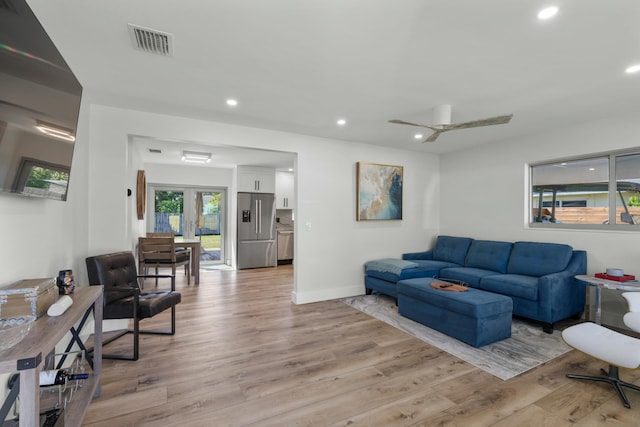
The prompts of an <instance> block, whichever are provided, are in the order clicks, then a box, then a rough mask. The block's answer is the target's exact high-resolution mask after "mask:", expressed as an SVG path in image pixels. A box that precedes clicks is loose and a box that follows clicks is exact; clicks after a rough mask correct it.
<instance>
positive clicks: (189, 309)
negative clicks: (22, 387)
mask: <svg viewBox="0 0 640 427" xmlns="http://www.w3.org/2000/svg"><path fill="white" fill-rule="evenodd" d="M183 280H184V283H183V282H182V281H183ZM292 282H293V278H292V267H291V266H280V267H278V268H269V269H257V270H243V271H215V270H214V271H204V270H203V271H202V273H201V282H200V285H199V286H194V285H191V286H187V285H186V279H184V278H183V277H182V276H181V275H179V276H178V283H179V284H178V287H179V290H180V292H181V293H182V302H181V303H180V304H179V305H178V309H177V333H176V335H175V336H157V335H146V336H143V337H142V340H141V346H140V353H141V357H140V360H138V361H137V362H125V361H112V360H105V361H104V364H103V371H104V373H103V377H102V396H101V397H100V398H98V399H95V400H94V401H93V402H92V403H91V405H90V407H89V411H88V413H87V416H86V418H85V423H84V424H83V425H85V426H92V427H93V426H105V427H107V426H108V427H114V426H142V425H144V426H207V427H209V426H216V427H217V426H347V425H349V426H474V427H475V426H499V427H512V426H519V427H521V426H536V427H539V426H595V425H614V426H637V425H639V424H640V393H637V392H633V391H629V392H628V396H629V398H630V401H631V406H632V409H630V410H629V409H625V408H624V407H623V406H622V405H621V403H620V401H619V400H618V397H617V396H616V395H615V393H614V392H613V389H612V388H611V387H610V386H609V385H606V384H598V383H585V382H582V381H577V380H570V379H567V378H566V377H565V373H567V372H576V373H587V374H595V373H597V372H598V370H599V369H600V367H604V366H603V364H602V363H601V362H598V361H596V360H594V359H592V358H590V357H588V356H585V355H582V354H581V353H579V352H577V351H572V352H570V353H568V354H566V355H565V356H563V357H560V358H558V359H555V360H553V361H552V362H550V363H548V364H546V365H544V366H540V367H538V368H536V369H534V370H532V371H529V372H527V373H525V374H523V375H520V376H518V377H516V378H514V379H512V380H509V381H502V380H500V379H497V378H495V377H493V376H491V375H489V374H487V373H485V372H484V371H482V370H480V369H478V368H476V367H474V366H472V365H470V364H468V363H466V362H464V361H461V360H459V359H457V358H455V357H453V356H451V355H449V354H447V353H445V352H443V351H441V350H439V349H437V348H435V347H432V346H430V345H428V344H425V343H423V342H422V341H420V340H418V339H415V338H413V337H412V336H409V335H407V334H405V333H404V332H401V331H399V330H396V329H394V328H393V327H391V326H388V325H387V324H385V323H383V322H380V321H378V320H376V319H373V318H371V317H369V316H367V315H366V314H363V313H361V312H359V311H357V310H355V309H353V308H350V307H349V306H347V305H346V304H344V303H342V302H340V301H327V302H320V303H314V304H305V305H294V304H293V303H292V302H291V291H292V288H293V285H292ZM160 320H162V321H163V322H162V323H160V322H159V321H160ZM166 321H167V317H164V318H162V319H157V320H156V319H155V318H154V319H150V320H146V321H145V322H142V323H143V326H145V323H146V327H149V326H151V327H153V326H161V325H162V324H163V323H164V324H166ZM118 346H119V344H118V342H117V341H116V342H114V343H112V344H109V346H108V347H107V349H108V350H109V351H113V350H114V349H116V348H117V347H118ZM621 375H622V376H623V378H625V379H627V380H633V381H635V382H637V383H640V372H634V371H631V372H629V371H626V370H623V371H622V372H621Z"/></svg>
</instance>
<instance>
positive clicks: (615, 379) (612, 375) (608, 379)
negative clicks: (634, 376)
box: [567, 365, 640, 408]
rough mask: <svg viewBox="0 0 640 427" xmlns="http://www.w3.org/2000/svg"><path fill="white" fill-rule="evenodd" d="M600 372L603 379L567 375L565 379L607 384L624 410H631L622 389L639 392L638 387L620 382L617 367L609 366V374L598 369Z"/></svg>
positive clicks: (639, 388)
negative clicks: (620, 401) (616, 395)
mask: <svg viewBox="0 0 640 427" xmlns="http://www.w3.org/2000/svg"><path fill="white" fill-rule="evenodd" d="M600 372H601V373H602V375H604V376H603V377H593V376H588V375H576V374H567V378H573V379H577V380H588V381H597V382H604V383H609V384H611V386H612V387H613V389H614V390H615V391H616V393H617V394H618V397H620V400H622V404H623V405H624V406H625V408H631V405H630V404H629V399H627V396H626V394H625V393H624V389H623V388H622V387H627V388H630V389H632V390H637V391H640V387H639V386H637V385H635V384H631V383H628V382H626V381H623V380H621V379H620V374H619V370H618V367H617V366H613V365H609V372H607V371H605V370H604V369H600Z"/></svg>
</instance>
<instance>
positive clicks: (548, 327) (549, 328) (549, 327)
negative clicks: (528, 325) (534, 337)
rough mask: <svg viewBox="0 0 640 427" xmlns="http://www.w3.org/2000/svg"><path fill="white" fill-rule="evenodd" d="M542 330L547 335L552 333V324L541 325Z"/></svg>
mask: <svg viewBox="0 0 640 427" xmlns="http://www.w3.org/2000/svg"><path fill="white" fill-rule="evenodd" d="M542 330H543V331H544V332H545V333H547V334H552V333H553V323H543V324H542Z"/></svg>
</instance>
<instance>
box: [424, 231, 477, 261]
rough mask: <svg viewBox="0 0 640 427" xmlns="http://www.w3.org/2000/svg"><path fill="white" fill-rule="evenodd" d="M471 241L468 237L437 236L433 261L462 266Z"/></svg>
mask: <svg viewBox="0 0 640 427" xmlns="http://www.w3.org/2000/svg"><path fill="white" fill-rule="evenodd" d="M472 241H473V239H471V238H469V237H453V236H438V239H437V240H436V246H435V248H433V259H434V260H439V261H447V262H452V263H455V264H458V265H464V259H465V257H466V256H467V250H468V249H469V246H470V245H471V242H472Z"/></svg>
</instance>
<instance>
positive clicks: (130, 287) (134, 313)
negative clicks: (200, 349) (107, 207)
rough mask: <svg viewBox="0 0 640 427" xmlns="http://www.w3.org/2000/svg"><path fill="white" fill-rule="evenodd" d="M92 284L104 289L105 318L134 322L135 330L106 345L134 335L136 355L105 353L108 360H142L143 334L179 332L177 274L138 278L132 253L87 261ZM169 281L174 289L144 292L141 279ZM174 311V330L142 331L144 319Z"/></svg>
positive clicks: (134, 353) (123, 333)
mask: <svg viewBox="0 0 640 427" xmlns="http://www.w3.org/2000/svg"><path fill="white" fill-rule="evenodd" d="M86 263H87V273H88V276H89V284H90V285H102V286H104V309H103V318H104V319H133V330H125V331H123V332H122V333H120V334H118V335H116V336H114V337H112V338H109V339H107V340H105V341H104V342H103V345H106V344H108V343H110V342H112V341H114V340H116V339H118V338H120V337H121V336H123V335H125V334H127V333H132V334H133V356H122V355H117V354H105V355H103V356H102V357H103V358H104V359H120V360H138V356H139V344H138V342H139V335H140V334H161V335H173V334H175V332H176V305H177V304H178V303H179V302H180V300H181V295H180V293H178V292H176V291H175V286H176V278H175V276H174V275H138V273H137V270H136V260H135V258H134V256H133V253H131V252H116V253H110V254H105V255H97V256H92V257H88V258H87V259H86ZM144 278H158V279H169V280H170V281H171V289H167V290H155V291H153V292H142V291H141V290H140V287H139V284H138V279H144ZM168 308H171V329H170V331H146V330H145V331H141V330H140V327H139V323H140V320H142V319H146V318H150V317H153V316H155V315H156V314H158V313H161V312H162V311H164V310H166V309H168Z"/></svg>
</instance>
